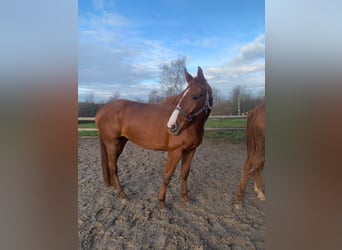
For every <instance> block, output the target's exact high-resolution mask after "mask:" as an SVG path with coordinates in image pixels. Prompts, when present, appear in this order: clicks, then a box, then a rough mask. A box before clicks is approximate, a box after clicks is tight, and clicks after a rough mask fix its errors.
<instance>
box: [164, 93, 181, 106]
mask: <svg viewBox="0 0 342 250" xmlns="http://www.w3.org/2000/svg"><path fill="white" fill-rule="evenodd" d="M179 100H180V95H173V96H169V97H167V98H166V99H165V100H164V101H163V102H162V103H163V104H166V105H171V106H176V105H177V103H178V102H179Z"/></svg>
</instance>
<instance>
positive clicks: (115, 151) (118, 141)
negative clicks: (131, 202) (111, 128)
mask: <svg viewBox="0 0 342 250" xmlns="http://www.w3.org/2000/svg"><path fill="white" fill-rule="evenodd" d="M126 142H127V139H126V138H125V137H118V138H115V139H114V140H111V141H109V142H107V143H106V147H107V154H108V167H109V171H110V176H111V183H112V184H114V188H116V189H117V190H118V194H119V197H120V198H127V195H126V194H125V192H124V191H123V189H122V186H121V184H120V181H119V178H118V166H117V160H118V158H119V156H120V154H121V153H122V151H123V149H124V146H125V144H126Z"/></svg>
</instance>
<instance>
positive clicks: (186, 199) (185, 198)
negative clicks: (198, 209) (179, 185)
mask: <svg viewBox="0 0 342 250" xmlns="http://www.w3.org/2000/svg"><path fill="white" fill-rule="evenodd" d="M182 199H183V202H188V201H190V198H189V196H188V195H184V194H182Z"/></svg>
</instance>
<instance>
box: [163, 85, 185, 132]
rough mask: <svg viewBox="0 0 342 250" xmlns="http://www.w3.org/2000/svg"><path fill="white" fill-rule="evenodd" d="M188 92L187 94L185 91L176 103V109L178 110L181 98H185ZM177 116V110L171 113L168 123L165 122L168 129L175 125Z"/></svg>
mask: <svg viewBox="0 0 342 250" xmlns="http://www.w3.org/2000/svg"><path fill="white" fill-rule="evenodd" d="M188 92H189V89H187V90H185V92H184V94H183V96H182V98H181V99H180V100H179V102H178V104H177V107H178V108H180V104H181V102H182V101H183V98H184V97H185V96H186V94H187V93H188ZM178 114H179V110H178V109H175V110H174V111H173V112H172V114H171V116H170V118H169V121H168V122H167V127H168V128H171V127H172V125H173V124H175V123H176V121H177V117H178Z"/></svg>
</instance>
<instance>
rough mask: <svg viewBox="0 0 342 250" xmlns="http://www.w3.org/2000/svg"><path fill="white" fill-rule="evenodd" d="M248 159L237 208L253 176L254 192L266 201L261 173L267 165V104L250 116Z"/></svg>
mask: <svg viewBox="0 0 342 250" xmlns="http://www.w3.org/2000/svg"><path fill="white" fill-rule="evenodd" d="M246 137H247V138H246V142H247V157H246V160H245V163H244V165H243V168H242V173H241V179H240V184H239V187H238V190H237V197H236V198H237V200H236V203H235V205H236V207H238V208H240V207H241V206H242V202H243V196H244V193H245V190H246V187H247V184H248V181H249V178H250V177H251V176H253V177H254V191H255V192H256V194H257V196H258V198H259V199H260V200H265V195H264V193H263V191H262V189H263V181H262V177H261V172H262V170H263V168H264V163H265V104H264V103H263V104H260V105H258V106H257V107H255V108H254V109H253V110H252V111H251V112H250V113H249V115H248V118H247V128H246Z"/></svg>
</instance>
